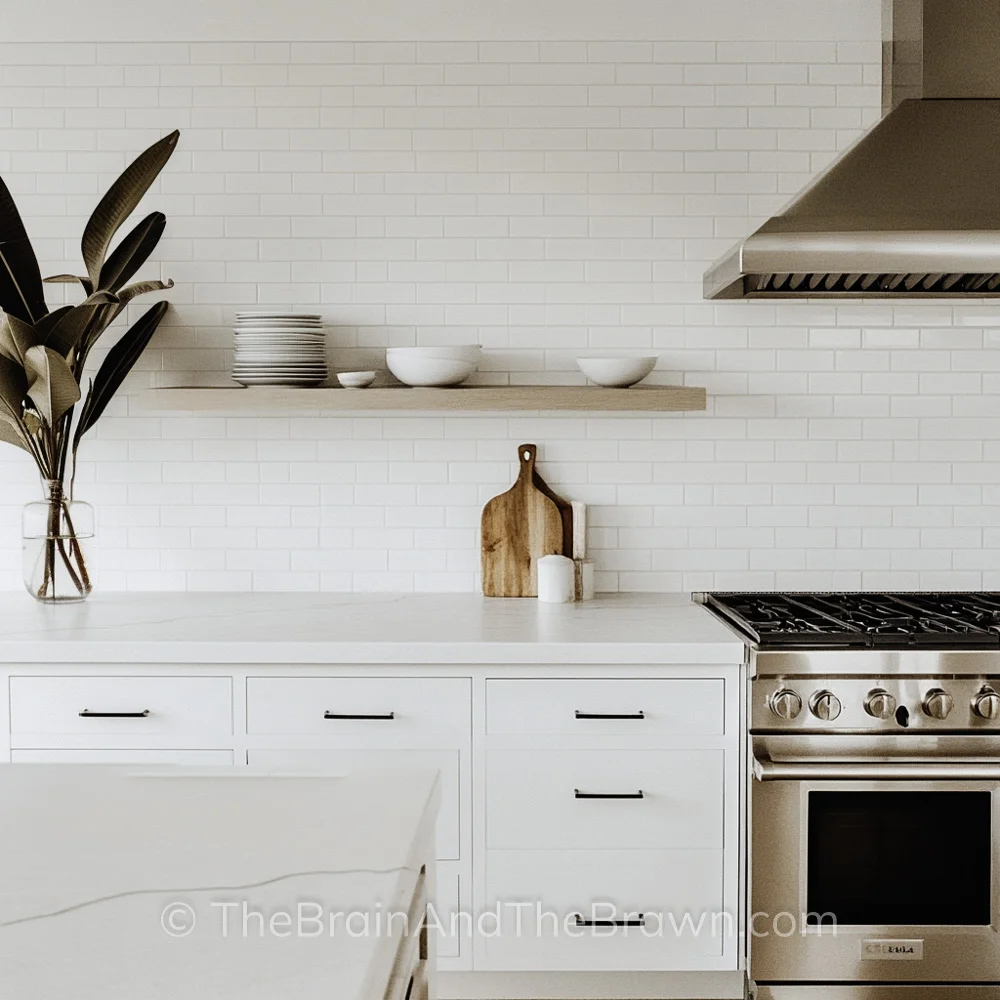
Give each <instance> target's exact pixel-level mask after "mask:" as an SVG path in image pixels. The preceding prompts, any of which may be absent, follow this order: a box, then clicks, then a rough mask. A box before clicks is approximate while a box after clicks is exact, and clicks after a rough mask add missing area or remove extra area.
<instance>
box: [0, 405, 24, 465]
mask: <svg viewBox="0 0 1000 1000" xmlns="http://www.w3.org/2000/svg"><path fill="white" fill-rule="evenodd" d="M0 441H6V442H7V444H12V445H14V446H15V447H17V448H21V449H23V450H24V451H26V452H28V454H29V455H30V454H31V451H30V450H29V448H28V446H27V445H26V444H25V443H24V438H23V437H22V436H21V432H20V431H19V430H18V428H17V424H15V423H14V422H13V421H12V420H10V419H7V418H6V415H5V414H3V413H0Z"/></svg>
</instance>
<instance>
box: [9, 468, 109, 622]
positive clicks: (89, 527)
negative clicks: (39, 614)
mask: <svg viewBox="0 0 1000 1000" xmlns="http://www.w3.org/2000/svg"><path fill="white" fill-rule="evenodd" d="M43 486H44V489H45V499H44V500H41V501H38V502H36V503H29V504H26V505H25V508H24V518H23V521H22V531H21V538H22V553H23V563H22V565H23V570H24V585H25V587H26V588H27V590H28V593H29V594H31V596H32V597H34V598H35V600H36V601H41V602H43V603H45V604H70V603H73V602H77V601H84V600H86V599H87V595H88V594H90V592H91V590H93V586H94V584H93V559H92V556H93V551H92V550H93V542H94V509H93V507H91V506H90V504H88V503H82V502H79V501H71V500H69V499H67V497H66V495H65V492H64V491H63V484H62V483H61V482H60V481H58V480H48V481H46V482H45V483H44V484H43Z"/></svg>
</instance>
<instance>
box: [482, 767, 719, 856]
mask: <svg viewBox="0 0 1000 1000" xmlns="http://www.w3.org/2000/svg"><path fill="white" fill-rule="evenodd" d="M724 758H725V753H724V751H722V750H618V751H603V750H580V751H563V750H542V751H531V750H490V751H488V752H487V754H486V844H487V847H490V848H506V849H525V850H528V849H554V850H555V849H558V850H573V849H581V850H643V849H648V850H664V849H666V848H675V849H676V848H683V849H694V848H712V849H717V848H721V847H722V840H723V837H722V834H723V791H724V772H723V767H724ZM640 792H641V794H642V797H641V798H639V797H638V796H639V793H640ZM594 796H596V797H594ZM608 796H633V797H631V798H624V797H622V798H609V797H608Z"/></svg>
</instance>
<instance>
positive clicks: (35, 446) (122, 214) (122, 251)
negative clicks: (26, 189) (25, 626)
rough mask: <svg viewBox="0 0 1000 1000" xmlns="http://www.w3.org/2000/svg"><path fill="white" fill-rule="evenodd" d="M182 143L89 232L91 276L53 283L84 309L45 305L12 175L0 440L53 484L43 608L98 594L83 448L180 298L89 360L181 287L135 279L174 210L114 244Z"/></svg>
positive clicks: (0, 271)
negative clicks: (122, 320) (76, 488)
mask: <svg viewBox="0 0 1000 1000" xmlns="http://www.w3.org/2000/svg"><path fill="white" fill-rule="evenodd" d="M179 138H180V133H179V132H176V131H175V132H172V133H171V134H170V135H168V136H165V137H164V138H163V139H160V140H159V142H156V143H154V144H153V145H152V146H150V147H149V149H147V150H146V151H145V152H144V153H142V154H140V155H139V156H138V157H137V158H136V159H135V160H134V161H133V162H132V163H131V164H130V165H129V166H128V167H127V168H126V170H125V172H124V173H123V174H122V175H121V176H120V177H119V178H118V179H117V180H116V181H115V182H114V184H112V185H111V187H110V189H109V190H108V192H107V194H105V195H104V197H103V198H102V199H101V201H100V203H99V204H98V206H97V208H96V209H94V213H93V215H91V217H90V220H89V221H88V222H87V224H86V226H85V228H84V231H83V239H82V241H81V250H82V253H83V263H84V268H85V270H86V274H85V275H83V276H77V275H73V274H59V275H54V276H52V277H50V278H46V279H44V280H45V281H46V282H58V283H66V282H70V283H73V284H79V285H80V286H81V287H82V288H83V295H84V296H85V297H84V299H83V301H82V302H80V303H79V304H77V305H64V306H60V307H59V308H57V309H54V310H52V311H50V310H49V308H48V307H47V305H46V304H45V295H44V283H43V279H42V277H41V272H40V270H39V266H38V260H37V258H36V256H35V252H34V250H33V248H32V246H31V242H30V240H29V239H28V234H27V232H26V231H25V228H24V223H23V222H22V220H21V216H20V214H19V213H18V210H17V206H16V205H15V204H14V199H13V198H12V197H11V194H10V191H9V190H8V188H7V185H6V184H5V183H4V181H3V179H2V178H0V310H2V313H0V441H5V442H7V443H8V444H11V445H13V446H15V447H17V448H21V449H23V450H24V451H26V452H27V453H28V454H29V455H30V456H31V458H32V459H33V460H34V462H35V464H36V465H37V466H38V471H39V474H40V475H41V477H42V480H43V483H44V484H45V487H46V493H47V499H46V501H45V502H46V504H47V517H48V526H47V530H46V531H45V532H44V537H43V543H42V545H43V547H42V549H41V551H40V553H39V559H38V564H39V565H38V571H37V573H36V574H35V575H34V576H33V580H34V582H33V583H31V584H30V585H29V589H30V590H31V591H32V593H33V595H34V596H35V597H37V598H38V599H39V600H41V601H49V600H58V599H74V597H75V599H77V600H80V599H83V598H84V597H86V596H87V594H88V593H89V592H90V590H91V586H92V582H91V576H90V572H89V570H88V567H87V563H86V559H85V556H84V550H83V547H82V546H81V544H80V540H79V538H78V537H77V531H76V529H75V527H74V525H73V520H72V516H71V510H72V508H73V506H74V505H73V504H72V503H71V501H72V487H73V480H74V478H75V474H76V459H77V451H78V449H79V447H80V442H81V440H82V439H83V437H84V436H85V435H86V434H87V432H88V431H89V430H90V429H91V428H92V427H93V426H94V425H95V424H96V423H97V421H98V420H99V419H100V417H101V414H103V413H104V410H105V408H106V407H107V405H108V403H109V401H110V400H111V397H112V396H113V395H114V394H115V391H116V390H117V389H118V388H119V386H120V385H121V384H122V382H123V381H124V379H125V377H126V376H127V375H128V373H129V372H130V371H131V369H132V367H133V366H134V365H135V363H136V361H137V360H138V358H139V355H140V354H142V352H143V350H144V349H145V347H146V345H147V344H148V343H149V340H150V338H151V337H152V336H153V333H154V332H155V331H156V328H157V326H158V325H159V323H160V320H161V319H163V315H164V313H165V312H166V311H167V308H168V303H166V302H157V303H156V304H155V305H154V306H152V307H151V308H150V309H148V310H146V312H145V313H143V314H142V316H140V317H139V319H138V320H136V321H135V322H134V323H133V324H132V325H131V326H130V327H129V328H128V329H126V330H125V332H124V333H123V334H122V336H121V338H120V339H119V340H118V342H117V343H116V344H115V345H114V346H113V347H112V348H111V350H110V351H108V353H107V355H106V356H105V358H104V360H103V362H102V363H101V365H100V366H99V367H98V368H97V371H96V372H95V373H94V374H93V375H92V377H91V376H90V375H89V374H88V371H87V359H88V357H89V355H90V353H91V351H92V350H93V348H94V345H95V344H96V343H97V342H98V340H99V339H100V338H101V335H102V334H103V333H104V332H105V331H106V330H107V329H108V327H110V326H111V324H112V323H114V321H115V320H116V319H117V318H118V317H119V316H120V315H121V314H122V312H123V311H124V310H125V309H126V307H127V306H128V305H129V303H130V302H131V301H132V300H133V299H134V298H136V297H137V296H139V295H144V294H146V293H149V292H156V291H160V290H163V289H166V288H170V287H172V286H173V282H172V281H170V280H167V281H136V282H134V283H132V284H129V281H130V280H131V279H132V278H133V277H134V276H135V274H136V273H137V272H138V270H139V269H140V268H141V267H142V265H143V264H144V263H145V262H146V261H147V260H148V259H149V257H150V255H151V254H152V252H153V250H154V249H155V247H156V245H157V243H158V242H159V239H160V236H161V235H162V233H163V229H164V226H165V225H166V221H167V220H166V216H164V215H163V213H162V212H153V213H152V214H150V215H147V216H146V217H145V218H144V219H142V221H141V222H139V223H138V224H137V225H136V226H135V227H134V228H133V229H132V230H131V231H130V232H129V233H128V234H127V235H125V236H124V237H123V238H122V239H121V240H120V241H118V243H117V245H116V246H115V247H114V248H113V249H112V243H113V242H114V241H115V237H116V234H117V233H118V231H119V229H121V227H122V225H123V224H124V223H125V222H126V221H127V220H128V218H129V217H130V216H131V215H132V213H133V212H134V211H135V209H136V208H137V206H138V205H139V202H140V200H141V199H142V197H143V195H144V194H145V193H146V192H147V191H148V190H149V187H150V185H151V184H152V183H153V181H154V180H155V179H156V177H157V176H158V175H159V173H160V171H161V170H162V169H163V167H164V165H165V164H166V162H167V161H168V160H169V159H170V156H171V154H172V153H173V151H174V149H175V148H176V147H177V142H178V139H179ZM84 386H86V394H85V395H84V391H83V389H84ZM81 400H82V405H80V403H81ZM67 476H68V477H69V490H67V489H66V482H67ZM57 572H58V574H59V576H60V578H61V579H62V580H65V579H67V578H68V579H69V580H70V581H72V586H73V587H74V588H76V590H77V591H78V594H77V595H73V594H70V595H69V596H68V598H67V597H66V596H64V595H61V594H58V593H57V592H56V591H57V586H56V578H57ZM25 579H26V582H27V580H28V576H27V575H26V577H25Z"/></svg>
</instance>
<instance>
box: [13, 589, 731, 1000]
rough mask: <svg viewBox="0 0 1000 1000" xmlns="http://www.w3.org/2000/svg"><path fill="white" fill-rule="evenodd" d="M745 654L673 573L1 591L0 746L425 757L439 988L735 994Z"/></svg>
mask: <svg viewBox="0 0 1000 1000" xmlns="http://www.w3.org/2000/svg"><path fill="white" fill-rule="evenodd" d="M744 672H745V668H744V646H743V643H742V642H741V641H740V639H739V638H738V637H737V636H736V635H735V634H734V633H733V632H731V631H730V630H729V629H728V628H727V627H726V626H725V625H723V624H721V623H720V622H719V621H717V620H716V619H715V618H713V617H712V616H711V615H710V614H709V613H707V612H706V611H705V609H704V608H702V607H700V606H698V605H696V604H693V603H692V602H691V600H690V598H688V597H687V596H682V595H628V594H619V595H610V596H607V597H603V598H600V599H598V600H596V601H593V602H586V603H582V604H573V605H555V606H546V605H541V604H539V603H538V602H537V601H534V600H487V599H484V598H481V597H478V596H472V595H405V596H404V595H392V594H385V595H380V594H366V595H335V594H327V595H316V594H252V593H250V594H142V595H139V594H127V595H125V594H123V595H110V594H108V595H97V596H96V597H95V598H94V599H93V601H91V602H88V603H86V604H84V605H79V606H72V607H61V608H59V607H57V608H45V607H39V606H37V605H35V604H34V603H32V602H31V601H30V600H29V599H28V598H26V597H24V596H22V595H19V594H11V595H8V596H6V597H5V598H4V599H3V600H2V601H0V675H2V679H0V712H2V713H3V717H4V718H6V719H8V720H9V725H8V726H7V727H5V728H3V729H0V759H8V760H11V761H15V762H19V761H46V762H58V763H68V762H116V763H117V762H121V763H133V764H134V763H171V764H184V765H196V764H198V765H214V766H234V767H237V768H241V769H247V768H264V769H275V770H289V769H290V770H294V771H311V770H315V769H325V770H328V771H329V770H333V771H336V772H340V773H349V772H351V771H353V770H355V769H357V768H366V767H380V768H399V767H420V768H427V769H433V770H435V771H438V772H439V773H440V775H441V797H442V801H441V812H440V815H439V818H438V822H437V830H436V854H437V858H436V861H437V866H436V883H435V890H436V893H435V895H436V898H437V911H438V916H439V921H438V925H437V927H436V928H435V937H436V939H437V945H438V960H437V969H438V971H439V973H440V975H439V976H438V984H437V988H438V991H439V994H440V996H442V997H454V998H462V1000H476V998H502V1000H517V998H521V997H530V998H533V1000H534V998H543V1000H545V998H550V1000H556V998H565V997H572V998H584V1000H586V998H589V997H607V996H614V997H615V998H616V1000H628V998H630V997H641V998H643V1000H649V998H654V1000H655V998H673V997H684V998H699V997H712V998H727V997H739V996H742V989H743V972H742V970H743V958H742V949H741V947H740V932H741V904H740V900H741V898H742V890H741V885H742V869H743V857H742V851H741V844H742V842H743V833H742V823H743V815H744V809H743V796H744V781H743V774H744V746H743V740H742V738H741V735H740V734H741V732H742V722H743V717H744V703H745V696H744V691H745V686H744V680H745V678H744ZM520 902H533V903H535V904H538V905H540V906H541V907H542V909H543V910H544V911H545V914H547V913H548V912H549V911H551V912H552V913H554V914H555V920H556V922H557V923H558V932H557V933H552V921H551V920H550V919H549V918H548V917H547V916H546V915H543V914H542V913H541V912H536V911H535V910H534V909H530V910H523V911H520V910H517V908H516V907H517V904H518V903H520ZM498 906H499V907H500V909H499V910H498V909H497V907H498ZM607 906H613V907H614V911H615V912H614V914H613V915H611V916H609V915H608V912H607V910H606V909H601V908H600V907H605V908H606V907H607ZM595 907H597V909H595ZM489 913H494V914H496V917H494V918H488V917H487V918H484V921H485V922H484V923H482V924H479V923H477V924H476V926H475V927H472V928H470V926H469V919H468V918H469V917H471V919H472V920H473V921H478V920H479V918H480V917H481V916H482V915H483V914H489ZM635 914H641V915H642V917H641V919H640V918H639V917H637V916H634V915H635ZM685 915H689V917H688V919H689V920H692V921H694V924H695V928H692V927H691V926H690V924H688V925H684V923H683V922H684V919H685ZM608 919H610V920H611V921H612V924H611V925H610V933H605V931H607V930H608V929H609V928H608V926H607V925H606V924H605V923H604V921H606V920H608ZM518 921H522V922H523V923H525V925H524V926H522V924H521V923H518ZM567 921H568V923H567ZM699 921H701V923H699ZM595 923H596V926H595ZM664 923H665V930H664V929H663V925H664ZM494 925H495V928H494ZM676 925H680V929H679V930H678V929H676ZM658 927H659V930H658ZM581 930H582V931H584V932H585V933H582V934H581V933H578V932H579V931H581Z"/></svg>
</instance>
